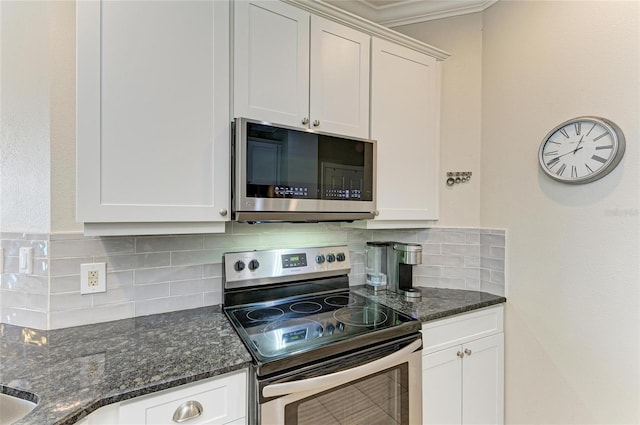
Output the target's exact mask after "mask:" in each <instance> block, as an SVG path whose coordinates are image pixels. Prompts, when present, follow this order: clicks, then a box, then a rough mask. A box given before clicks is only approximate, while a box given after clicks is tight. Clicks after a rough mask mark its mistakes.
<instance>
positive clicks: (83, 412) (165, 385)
mask: <svg viewBox="0 0 640 425" xmlns="http://www.w3.org/2000/svg"><path fill="white" fill-rule="evenodd" d="M249 366H251V361H246V362H243V363H238V364H234V365H231V366H225V367H220V368H216V369H212V370H211V371H209V372H206V373H200V374H195V375H188V376H184V377H181V378H176V379H171V380H168V381H164V382H161V383H154V384H151V385H146V386H144V387H140V388H132V389H127V390H125V391H122V392H118V393H116V394H112V395H105V396H103V397H100V398H97V399H96V400H95V401H93V402H91V403H89V404H86V405H85V406H83V407H81V408H80V409H79V410H76V411H74V412H72V413H71V414H69V415H67V416H66V417H64V418H62V419H60V420H58V421H57V422H54V423H53V425H73V424H76V423H78V422H79V421H81V420H82V419H84V418H85V417H87V416H89V415H90V414H91V413H93V412H95V411H96V410H98V409H100V408H101V407H105V406H108V405H110V404H115V403H120V402H122V401H127V400H131V399H133V398H136V397H140V396H144V395H148V394H153V393H155V392H158V391H163V390H168V389H171V388H174V387H178V386H180V385H185V384H190V383H192V382H197V381H201V380H203V379H208V378H212V377H214V376H219V375H224V374H225V373H230V372H235V371H238V370H242V369H245V368H248V367H249ZM25 419H26V418H25ZM19 423H20V422H19Z"/></svg>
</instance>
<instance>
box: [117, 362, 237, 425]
mask: <svg viewBox="0 0 640 425" xmlns="http://www.w3.org/2000/svg"><path fill="white" fill-rule="evenodd" d="M246 388H247V373H246V371H242V372H239V373H233V374H229V375H223V376H220V377H215V378H211V379H207V380H204V381H198V382H196V383H193V384H187V385H184V386H181V387H178V389H169V390H165V391H160V392H158V393H154V394H150V395H147V396H143V397H139V398H136V399H134V400H132V401H130V402H123V403H122V405H121V406H120V412H119V419H120V420H119V422H120V423H126V424H167V423H173V415H174V412H175V411H176V409H178V408H179V406H181V405H182V404H183V403H186V402H189V401H197V402H199V403H200V404H201V405H202V414H201V415H200V416H198V417H196V418H192V419H190V420H189V421H188V423H189V425H202V424H228V423H231V422H232V423H234V424H235V423H243V421H242V420H241V419H242V418H244V417H246V410H247V395H246ZM238 420H240V422H236V421H238Z"/></svg>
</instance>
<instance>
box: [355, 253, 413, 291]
mask: <svg viewBox="0 0 640 425" xmlns="http://www.w3.org/2000/svg"><path fill="white" fill-rule="evenodd" d="M365 256H366V275H367V286H368V287H369V288H371V289H372V290H373V291H374V292H380V291H383V290H388V291H392V292H395V293H397V294H400V295H403V296H404V297H405V298H407V299H415V298H420V297H421V296H422V293H421V292H420V290H419V289H417V288H414V287H413V280H414V273H413V271H414V270H413V266H417V265H419V264H422V246H421V245H419V244H415V243H401V242H367V246H366V248H365Z"/></svg>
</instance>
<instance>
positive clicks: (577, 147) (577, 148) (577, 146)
mask: <svg viewBox="0 0 640 425" xmlns="http://www.w3.org/2000/svg"><path fill="white" fill-rule="evenodd" d="M582 139H584V136H582V137H581V138H580V141H579V142H578V144H577V145H576V148H575V149H574V151H573V153H576V152H578V150H579V149H582V148H581V147H580V144H581V143H582Z"/></svg>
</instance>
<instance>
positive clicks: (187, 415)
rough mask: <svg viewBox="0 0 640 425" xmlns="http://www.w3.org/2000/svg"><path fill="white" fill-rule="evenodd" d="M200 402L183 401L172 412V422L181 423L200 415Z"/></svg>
mask: <svg viewBox="0 0 640 425" xmlns="http://www.w3.org/2000/svg"><path fill="white" fill-rule="evenodd" d="M202 410H203V408H202V404H200V402H197V401H195V400H190V401H185V402H184V403H182V404H181V405H180V406H178V408H177V409H176V411H175V413H174V414H173V422H176V423H182V422H185V421H188V420H189V419H193V418H197V417H198V416H200V415H202Z"/></svg>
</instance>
